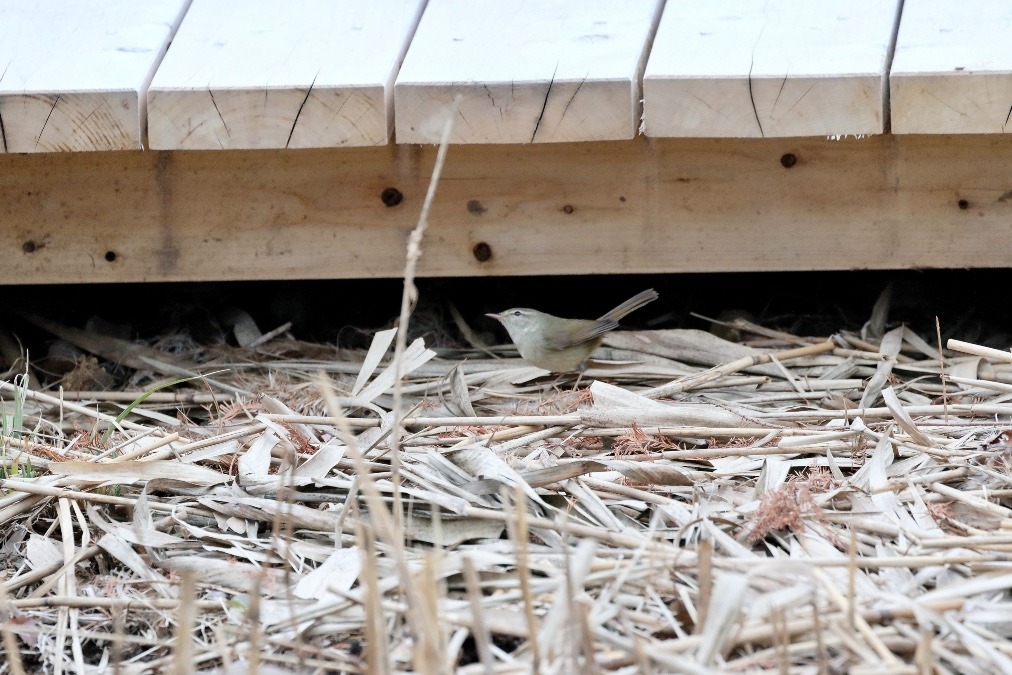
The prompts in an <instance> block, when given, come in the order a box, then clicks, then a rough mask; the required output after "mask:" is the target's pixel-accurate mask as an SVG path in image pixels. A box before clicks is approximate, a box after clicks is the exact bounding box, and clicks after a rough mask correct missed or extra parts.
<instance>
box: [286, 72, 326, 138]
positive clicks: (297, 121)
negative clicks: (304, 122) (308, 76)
mask: <svg viewBox="0 0 1012 675" xmlns="http://www.w3.org/2000/svg"><path fill="white" fill-rule="evenodd" d="M319 76H320V71H316V75H313V81H312V82H310V83H309V89H307V90H306V96H305V97H304V98H303V99H302V104H301V105H300V106H299V111H298V112H297V113H295V119H294V120H293V121H292V128H291V129H289V131H288V140H286V141H285V147H286V148H287V147H288V146H289V145H290V144H291V142H292V136H293V135H294V134H295V125H297V124H298V123H299V116H301V115H302V109H303V108H305V107H306V103H307V102H308V101H309V95H310V94H312V93H313V86H314V85H315V84H316V78H318V77H319Z"/></svg>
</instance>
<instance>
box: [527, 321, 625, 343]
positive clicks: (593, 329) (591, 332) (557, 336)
mask: <svg viewBox="0 0 1012 675" xmlns="http://www.w3.org/2000/svg"><path fill="white" fill-rule="evenodd" d="M580 323H581V324H582V325H575V324H572V323H570V324H567V327H566V330H564V331H546V332H545V334H544V338H545V346H546V347H548V348H549V349H568V348H569V347H575V346H576V345H579V344H583V343H584V342H590V341H591V340H593V339H595V338H599V337H601V336H602V335H604V334H605V333H607V332H608V331H611V330H615V329H616V328H618V321H611V320H608V319H596V320H593V321H591V320H587V321H581V322H580Z"/></svg>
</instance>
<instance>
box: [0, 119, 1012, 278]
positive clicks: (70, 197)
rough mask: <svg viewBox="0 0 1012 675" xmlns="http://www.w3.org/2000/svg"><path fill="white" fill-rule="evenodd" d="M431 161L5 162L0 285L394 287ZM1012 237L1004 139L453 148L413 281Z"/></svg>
mask: <svg viewBox="0 0 1012 675" xmlns="http://www.w3.org/2000/svg"><path fill="white" fill-rule="evenodd" d="M434 153H435V150H434V149H432V148H428V147H425V148H421V147H417V146H384V147H379V148H344V149H323V150H288V151H274V150H262V151H261V150H256V151H186V152H167V151H166V152H114V153H58V154H48V155H4V156H0V256H2V257H0V260H2V261H3V264H2V265H0V282H2V283H8V284H23V283H64V282H99V281H103V282H116V281H124V282H125V281H161V280H205V279H270V278H273V279H286V278H342V277H343V278H359V277H396V276H399V275H400V273H401V270H402V268H403V260H404V252H405V244H406V237H407V233H408V232H409V230H410V229H411V228H412V227H413V226H414V224H415V220H416V218H417V215H418V210H419V207H420V205H421V202H422V198H423V196H424V192H425V188H426V184H427V180H428V175H429V173H430V171H431V166H432V163H433V158H434ZM792 157H793V164H792V162H791V158H792ZM785 165H790V168H786V167H785ZM395 191H396V192H395ZM384 192H386V195H385V200H386V202H387V203H391V204H394V203H395V202H397V199H396V195H397V194H401V195H403V199H402V200H401V201H400V202H399V203H396V205H393V206H387V205H386V203H385V202H384ZM963 207H965V208H963ZM1010 238H1012V137H1010V136H1008V135H1005V136H888V135H887V136H878V137H872V138H866V139H863V140H849V141H836V142H834V141H827V140H822V139H787V140H784V139H765V140H735V139H709V140H707V139H667V140H656V139H654V140H650V139H635V140H632V141H622V142H607V143H580V144H566V145H555V144H545V145H523V146H520V145H490V146H455V147H453V148H451V150H450V153H449V156H448V161H447V165H446V168H445V171H444V179H443V181H442V183H441V185H440V186H439V192H438V195H437V197H436V202H435V205H434V210H433V212H432V214H431V217H430V226H429V230H428V234H427V236H426V240H425V242H424V245H423V249H424V251H423V255H422V258H421V261H420V267H419V272H420V273H421V274H423V275H427V276H434V275H446V276H458V275H518V274H582V273H635V272H688V271H732V270H816V269H850V268H855V269H857V268H879V269H881V268H906V267H995V266H1007V265H1008V254H1007V243H1008V241H1009V240H1010ZM479 258H481V259H483V260H484V262H482V261H480V260H479Z"/></svg>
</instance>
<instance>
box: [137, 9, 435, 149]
mask: <svg viewBox="0 0 1012 675" xmlns="http://www.w3.org/2000/svg"><path fill="white" fill-rule="evenodd" d="M421 7H422V0H369V2H360V1H358V0H194V2H193V5H192V6H191V8H190V11H189V12H188V13H187V15H186V19H185V20H184V21H183V24H182V25H181V26H180V28H179V32H178V34H177V35H176V38H175V39H174V40H173V42H172V47H171V48H170V49H169V53H168V54H166V56H165V59H164V60H163V62H162V65H161V66H160V67H159V69H158V72H157V73H156V74H155V78H154V80H153V81H152V83H151V88H150V90H149V92H148V107H149V111H150V112H149V116H148V138H149V143H150V145H151V147H152V148H154V149H166V150H168V149H177V148H183V149H218V148H223V149H224V148H229V149H238V148H314V147H335V146H343V145H348V146H351V145H382V144H385V143H387V142H388V140H389V137H390V131H391V128H392V125H393V111H392V98H393V80H394V76H395V75H396V73H397V68H398V66H399V64H400V61H401V59H402V57H403V54H404V51H405V50H406V49H407V43H408V41H409V40H410V37H411V33H412V31H413V30H414V27H415V25H416V24H417V20H418V16H419V14H420V13H421Z"/></svg>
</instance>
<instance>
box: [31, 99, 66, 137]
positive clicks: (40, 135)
mask: <svg viewBox="0 0 1012 675" xmlns="http://www.w3.org/2000/svg"><path fill="white" fill-rule="evenodd" d="M62 95H63V94H57V95H56V100H54V101H53V107H52V108H50V109H49V114H48V115H46V121H45V122H43V123H42V129H41V130H40V131H39V135H38V137H36V139H35V149H36V150H38V149H39V143H41V142H42V134H44V133H46V127H47V126H48V125H49V119H50V118H51V117H52V116H53V111H54V110H56V106H58V105H59V104H60V96H62Z"/></svg>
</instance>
